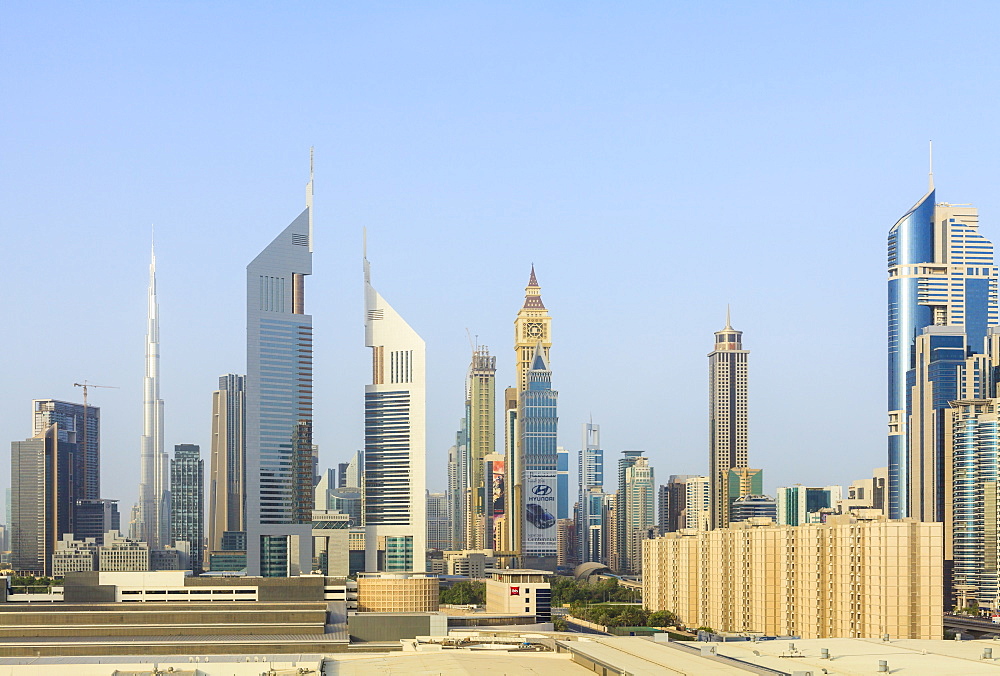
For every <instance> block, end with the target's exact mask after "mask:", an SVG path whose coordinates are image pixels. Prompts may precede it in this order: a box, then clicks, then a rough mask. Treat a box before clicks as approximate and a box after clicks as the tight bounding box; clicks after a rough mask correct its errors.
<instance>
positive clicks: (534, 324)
mask: <svg viewBox="0 0 1000 676" xmlns="http://www.w3.org/2000/svg"><path fill="white" fill-rule="evenodd" d="M539 344H541V352H542V356H543V357H544V359H545V363H546V364H548V363H549V350H550V349H551V348H552V318H551V317H550V316H549V311H548V310H547V309H546V308H545V304H544V303H543V302H542V287H540V286H539V285H538V280H537V279H536V278H535V266H534V265H532V266H531V276H530V277H529V278H528V286H526V287H525V288H524V305H522V306H521V309H520V310H518V312H517V317H516V318H515V319H514V352H515V354H516V355H517V366H516V373H517V389H518V391H519V392H523V391H524V390H526V389H528V371H530V370H532V368H533V365H534V360H535V352H536V348H537V347H538V345H539Z"/></svg>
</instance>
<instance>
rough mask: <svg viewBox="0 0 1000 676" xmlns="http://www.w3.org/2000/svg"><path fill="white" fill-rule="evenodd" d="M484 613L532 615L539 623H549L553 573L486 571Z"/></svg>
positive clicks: (517, 569)
mask: <svg viewBox="0 0 1000 676" xmlns="http://www.w3.org/2000/svg"><path fill="white" fill-rule="evenodd" d="M486 572H487V574H488V575H489V576H490V579H488V580H487V581H486V612H487V613H501V614H522V613H523V614H528V615H534V616H535V618H536V619H537V621H538V622H548V621H550V620H551V619H552V586H551V585H550V584H549V577H550V576H551V575H552V573H549V572H547V571H544V570H527V569H520V568H504V569H492V570H488V571H486Z"/></svg>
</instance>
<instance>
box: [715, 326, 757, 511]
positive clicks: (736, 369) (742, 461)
mask: <svg viewBox="0 0 1000 676" xmlns="http://www.w3.org/2000/svg"><path fill="white" fill-rule="evenodd" d="M749 356H750V352H749V350H744V349H743V332H742V331H737V330H736V329H734V328H733V327H732V324H731V322H730V321H729V310H728V309H727V310H726V326H725V328H723V329H722V330H721V331H716V332H715V349H713V350H712V351H711V352H710V353H709V355H708V440H709V441H708V444H709V453H708V465H709V476H710V477H711V479H712V484H711V496H712V498H711V499H712V514H711V527H712V528H723V527H725V526H726V525H727V524H728V523H729V513H728V512H729V486H728V480H729V470H730V469H732V468H734V467H747V462H748V453H747V447H748V445H749V439H748V425H747V423H748V418H747V362H748V357H749Z"/></svg>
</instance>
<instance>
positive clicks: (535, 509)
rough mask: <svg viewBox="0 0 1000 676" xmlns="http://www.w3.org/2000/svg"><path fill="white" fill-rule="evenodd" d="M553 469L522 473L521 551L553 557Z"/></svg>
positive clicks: (554, 532)
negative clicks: (522, 529) (522, 538)
mask: <svg viewBox="0 0 1000 676" xmlns="http://www.w3.org/2000/svg"><path fill="white" fill-rule="evenodd" d="M557 483H558V478H557V475H556V472H555V471H554V470H550V471H540V470H528V471H526V472H525V473H524V552H525V554H530V555H535V556H554V555H555V553H556V547H557V530H556V492H557V491H556V487H557Z"/></svg>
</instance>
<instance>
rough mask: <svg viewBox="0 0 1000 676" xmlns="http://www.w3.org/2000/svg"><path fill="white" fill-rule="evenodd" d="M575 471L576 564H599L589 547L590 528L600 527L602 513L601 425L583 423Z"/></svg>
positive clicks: (598, 557)
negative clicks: (577, 479) (576, 478)
mask: <svg viewBox="0 0 1000 676" xmlns="http://www.w3.org/2000/svg"><path fill="white" fill-rule="evenodd" d="M577 470H578V471H579V477H580V480H579V498H578V504H579V510H580V512H579V514H580V523H579V524H578V530H577V537H578V539H579V542H580V544H579V547H580V562H581V563H587V562H588V561H600V552H599V551H597V552H595V551H594V550H595V548H594V547H592V546H591V534H592V533H593V532H594V530H592V528H593V527H594V526H598V527H600V526H601V525H602V524H603V522H604V521H603V519H602V518H601V517H602V514H603V512H604V509H603V505H604V500H603V498H604V494H603V490H604V451H603V450H602V449H601V426H600V425H595V424H594V423H593V422H588V423H583V439H582V444H581V448H580V458H579V463H578V465H577Z"/></svg>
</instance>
